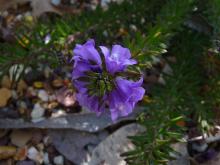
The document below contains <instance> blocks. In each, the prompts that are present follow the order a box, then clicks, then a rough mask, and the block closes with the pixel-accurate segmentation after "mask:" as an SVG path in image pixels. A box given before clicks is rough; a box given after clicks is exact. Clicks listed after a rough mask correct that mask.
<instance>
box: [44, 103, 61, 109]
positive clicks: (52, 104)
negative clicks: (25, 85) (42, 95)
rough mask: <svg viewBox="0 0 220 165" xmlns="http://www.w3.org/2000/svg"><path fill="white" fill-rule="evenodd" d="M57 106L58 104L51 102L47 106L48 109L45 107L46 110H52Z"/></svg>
mask: <svg viewBox="0 0 220 165" xmlns="http://www.w3.org/2000/svg"><path fill="white" fill-rule="evenodd" d="M58 105H59V104H58V102H55V101H53V102H51V103H49V104H48V107H47V108H48V109H54V108H56V107H57V106H58Z"/></svg>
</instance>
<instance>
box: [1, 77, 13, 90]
mask: <svg viewBox="0 0 220 165" xmlns="http://www.w3.org/2000/svg"><path fill="white" fill-rule="evenodd" d="M1 86H2V87H4V88H8V89H10V88H11V80H10V78H9V77H8V76H7V75H5V76H3V78H2V82H1Z"/></svg>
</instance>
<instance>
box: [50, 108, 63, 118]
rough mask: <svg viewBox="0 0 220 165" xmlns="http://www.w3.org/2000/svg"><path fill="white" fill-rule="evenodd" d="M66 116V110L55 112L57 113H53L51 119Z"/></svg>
mask: <svg viewBox="0 0 220 165" xmlns="http://www.w3.org/2000/svg"><path fill="white" fill-rule="evenodd" d="M65 115H66V112H65V111H64V110H61V109H59V110H55V112H53V113H52V115H51V117H52V118H57V117H60V116H65Z"/></svg>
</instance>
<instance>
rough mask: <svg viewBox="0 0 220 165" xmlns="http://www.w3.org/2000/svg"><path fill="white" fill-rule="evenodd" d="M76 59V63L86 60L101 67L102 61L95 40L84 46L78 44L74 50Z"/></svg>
mask: <svg viewBox="0 0 220 165" xmlns="http://www.w3.org/2000/svg"><path fill="white" fill-rule="evenodd" d="M73 53H74V57H73V59H74V60H75V61H76V63H77V62H78V61H80V60H86V61H88V62H89V60H90V61H93V62H95V63H96V64H98V65H99V66H101V64H102V61H101V58H100V55H99V53H98V51H97V50H96V49H95V42H94V40H92V39H91V40H88V41H87V42H86V43H85V44H84V45H79V44H77V45H76V47H75V49H74V50H73Z"/></svg>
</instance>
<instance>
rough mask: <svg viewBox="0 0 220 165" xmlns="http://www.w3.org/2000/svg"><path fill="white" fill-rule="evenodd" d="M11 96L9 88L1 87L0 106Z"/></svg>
mask: <svg viewBox="0 0 220 165" xmlns="http://www.w3.org/2000/svg"><path fill="white" fill-rule="evenodd" d="M11 96H12V94H11V90H9V89H7V88H1V89H0V107H4V106H6V105H7V103H8V100H9V99H10V98H11Z"/></svg>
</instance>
